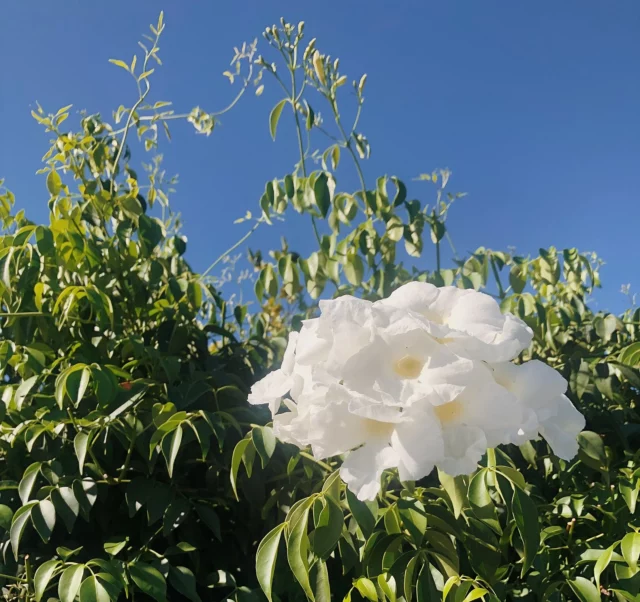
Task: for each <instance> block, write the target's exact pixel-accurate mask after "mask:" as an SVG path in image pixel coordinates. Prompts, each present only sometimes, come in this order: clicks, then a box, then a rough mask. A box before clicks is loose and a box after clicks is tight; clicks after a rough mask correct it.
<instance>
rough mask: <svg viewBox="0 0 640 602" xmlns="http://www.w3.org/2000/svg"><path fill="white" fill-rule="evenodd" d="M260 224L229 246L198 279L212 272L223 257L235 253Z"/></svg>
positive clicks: (260, 221) (256, 224) (259, 222)
mask: <svg viewBox="0 0 640 602" xmlns="http://www.w3.org/2000/svg"><path fill="white" fill-rule="evenodd" d="M261 223H262V220H261V219H260V220H258V221H257V222H256V223H255V224H254V225H253V227H252V228H251V230H249V232H247V233H246V234H245V235H244V236H243V237H242V238H241V239H240V240H239V241H238V242H236V243H235V244H233V245H231V246H230V247H229V248H228V249H227V250H226V251H225V252H224V253H223V254H222V255H220V257H218V259H216V260H215V261H214V262H213V263H212V264H211V265H210V266H209V267H208V268H207V269H206V270H205V271H204V272H202V274H200V278H204V277H205V276H206V275H207V274H208V273H209V272H210V271H211V270H213V268H215V267H216V266H217V265H218V264H219V263H220V262H221V261H222V260H223V259H224V258H225V257H227V256H228V255H229V253H233V251H235V250H236V249H237V248H238V247H239V246H240V245H241V244H242V243H243V242H244V241H245V240H247V238H249V237H250V236H251V235H252V234H253V233H254V232H255V231H256V229H257V228H258V226H259V225H260V224H261Z"/></svg>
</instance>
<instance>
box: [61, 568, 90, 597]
mask: <svg viewBox="0 0 640 602" xmlns="http://www.w3.org/2000/svg"><path fill="white" fill-rule="evenodd" d="M83 575H84V564H72V565H71V566H69V567H67V568H66V569H65V570H64V571H62V574H61V575H60V581H58V598H60V602H73V601H74V600H75V598H76V595H77V594H78V591H79V590H80V584H81V583H82V576H83Z"/></svg>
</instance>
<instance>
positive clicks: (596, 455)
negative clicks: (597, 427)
mask: <svg viewBox="0 0 640 602" xmlns="http://www.w3.org/2000/svg"><path fill="white" fill-rule="evenodd" d="M578 443H579V444H580V451H581V452H583V453H584V454H585V455H586V456H587V457H588V458H591V459H592V460H595V462H596V467H598V470H606V467H607V464H608V462H607V454H606V452H605V449H604V443H603V441H602V437H601V436H600V435H598V433H593V432H591V431H582V432H581V433H580V434H579V435H578Z"/></svg>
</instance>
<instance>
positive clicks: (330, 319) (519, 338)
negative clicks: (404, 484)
mask: <svg viewBox="0 0 640 602" xmlns="http://www.w3.org/2000/svg"><path fill="white" fill-rule="evenodd" d="M320 310H321V313H320V316H319V317H318V318H314V319H311V320H306V321H304V322H303V325H302V329H301V330H300V333H299V334H296V333H292V334H291V335H290V337H289V343H288V346H287V350H286V352H285V356H284V360H283V362H282V366H281V368H280V369H279V370H276V371H274V372H272V373H271V374H269V375H267V376H266V377H265V378H264V379H262V380H261V381H259V382H257V383H256V384H255V385H254V386H253V388H252V390H251V394H250V395H249V401H250V403H268V404H269V407H270V409H271V412H272V414H273V417H274V418H273V429H274V432H275V434H276V436H277V437H278V438H279V439H280V440H281V441H284V442H288V443H293V444H295V445H297V446H299V447H301V448H302V447H306V446H310V447H311V451H312V453H313V455H314V456H315V457H316V458H317V459H326V458H330V457H333V456H339V455H345V454H346V457H345V459H344V462H343V464H342V467H341V470H340V474H341V476H342V478H343V480H344V481H345V482H346V483H347V485H348V487H349V488H350V489H351V490H352V491H353V492H354V493H355V494H356V495H357V496H358V498H359V499H362V500H368V499H373V498H374V497H375V496H376V495H377V494H378V492H379V490H380V478H381V475H382V473H383V472H384V471H385V470H387V469H390V468H397V469H398V473H399V477H400V479H401V480H418V479H420V478H422V477H425V476H427V475H428V474H429V473H430V472H431V471H432V470H433V468H434V466H437V467H438V468H440V469H442V470H444V471H445V472H447V473H448V474H450V475H459V474H468V473H471V472H473V471H474V470H475V469H476V467H477V464H478V461H479V460H480V459H481V457H482V456H483V455H484V453H485V452H486V450H487V448H488V447H494V446H496V445H499V444H502V443H513V442H515V443H518V442H523V441H525V440H526V439H528V438H531V437H535V436H537V434H538V433H541V434H542V435H543V436H545V437H546V438H547V440H548V441H549V443H550V444H551V445H552V447H553V448H554V450H555V451H556V453H557V454H558V455H561V456H562V457H566V455H567V454H570V455H573V453H575V449H576V442H575V435H576V434H577V432H578V431H579V430H581V428H582V427H583V426H584V419H583V418H582V416H580V414H579V413H578V412H577V411H576V410H575V408H573V406H572V405H571V403H570V402H569V400H568V399H567V398H566V397H565V396H564V395H563V393H564V391H565V390H566V382H565V381H564V379H562V377H560V376H559V375H558V374H557V373H556V372H555V371H553V370H551V369H550V368H548V367H547V366H545V365H544V364H541V363H540V362H529V363H528V364H525V365H524V366H515V365H513V364H511V363H508V362H507V361H506V360H510V359H512V358H514V357H515V356H516V355H518V354H519V353H520V352H521V351H522V350H523V349H524V348H525V347H527V346H528V345H529V343H530V341H531V336H532V333H531V330H530V329H529V328H528V327H527V326H526V325H525V324H524V323H523V322H521V321H520V320H519V319H517V318H515V317H514V316H511V315H503V314H502V313H501V312H500V309H499V307H498V305H497V303H496V302H495V301H494V300H493V299H491V297H489V296H487V295H484V294H482V293H477V292H475V291H469V290H461V289H457V288H453V287H444V288H441V289H438V288H436V287H434V286H432V285H429V284H424V283H410V284H408V285H405V286H403V287H401V288H400V289H398V290H397V291H396V292H395V293H394V294H393V295H391V297H390V298H389V299H386V300H384V301H380V302H376V303H371V302H369V301H364V300H361V299H356V298H355V297H350V296H344V297H340V298H338V299H335V300H331V301H321V302H320ZM489 362H490V363H489ZM283 399H284V403H285V405H286V407H287V408H288V411H286V412H279V410H280V407H281V402H282V401H283Z"/></svg>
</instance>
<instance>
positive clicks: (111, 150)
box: [0, 17, 640, 602]
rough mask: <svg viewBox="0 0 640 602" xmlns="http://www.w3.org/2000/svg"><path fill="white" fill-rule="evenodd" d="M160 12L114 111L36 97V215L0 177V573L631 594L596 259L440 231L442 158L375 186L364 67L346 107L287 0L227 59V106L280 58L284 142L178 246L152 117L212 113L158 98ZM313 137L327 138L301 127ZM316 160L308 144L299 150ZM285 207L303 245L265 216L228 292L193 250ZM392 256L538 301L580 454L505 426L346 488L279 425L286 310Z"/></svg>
mask: <svg viewBox="0 0 640 602" xmlns="http://www.w3.org/2000/svg"><path fill="white" fill-rule="evenodd" d="M163 28H164V24H163V21H162V17H161V18H160V20H159V22H158V23H157V25H155V26H153V27H152V28H151V34H152V35H151V36H149V39H148V40H147V41H148V42H149V43H146V42H145V43H144V44H142V47H143V58H142V60H141V61H140V63H141V69H137V60H136V59H135V58H134V60H133V61H132V62H130V63H128V62H125V61H121V60H114V61H112V62H113V63H114V64H115V65H116V66H118V67H120V68H122V69H123V70H125V71H126V72H128V73H129V74H130V75H132V76H133V78H134V80H135V84H136V88H137V91H138V98H137V100H136V102H135V103H134V104H133V105H132V107H131V108H125V107H120V108H119V109H118V110H117V111H116V113H115V115H114V122H115V123H114V124H113V125H112V124H110V123H108V122H106V121H104V120H102V119H101V118H100V117H99V116H96V115H90V116H83V117H82V119H81V121H80V124H79V126H78V129H77V130H76V131H65V130H62V129H61V128H60V126H61V124H62V123H63V122H64V121H65V120H66V119H67V118H68V117H69V116H70V107H65V108H63V109H61V110H60V111H58V112H57V113H55V114H50V115H47V114H45V113H44V111H43V110H42V109H39V110H38V111H36V112H34V118H35V119H36V120H37V121H38V122H39V123H41V124H42V125H43V126H44V127H45V129H46V130H47V131H48V132H49V133H50V134H51V136H52V138H53V139H52V144H51V148H50V150H49V151H48V152H47V154H46V155H45V159H44V161H45V165H44V166H43V168H42V169H41V173H42V174H43V175H44V174H46V178H45V185H46V191H47V192H48V195H49V200H48V205H49V210H50V220H49V224H47V225H35V224H33V223H31V222H30V221H29V220H28V219H27V218H26V217H25V216H24V213H23V212H21V211H20V212H18V213H16V214H15V215H14V214H13V213H12V208H13V205H14V197H13V195H12V194H11V193H10V192H9V191H7V190H6V189H4V188H2V183H1V182H0V219H1V220H2V225H3V233H2V237H1V238H0V274H1V280H0V300H1V304H2V306H1V308H0V309H1V311H0V329H1V335H2V336H1V340H0V374H1V375H2V377H3V381H2V386H1V394H2V399H3V401H4V404H2V406H1V416H0V418H1V420H2V423H1V425H0V426H1V432H0V454H1V455H0V458H1V459H0V471H1V472H0V475H1V476H0V478H1V481H0V530H1V532H2V557H1V558H0V562H1V563H2V567H0V582H1V583H2V584H3V586H4V592H3V593H4V596H5V598H6V599H9V600H12V599H16V600H17V599H23V600H24V599H29V600H33V599H35V600H36V601H38V600H46V599H49V598H52V597H54V596H55V595H56V592H57V596H58V599H59V600H61V601H62V602H65V601H68V602H72V601H73V600H76V599H77V598H78V597H79V599H80V602H89V601H91V602H93V601H99V602H103V601H104V602H106V601H107V600H118V599H134V598H135V599H136V600H156V601H158V602H162V601H164V600H167V599H168V600H182V599H185V600H195V601H199V600H227V599H232V600H237V601H238V602H243V601H245V600H258V599H260V598H261V597H263V596H264V595H266V597H267V598H268V599H269V601H272V600H291V601H295V600H305V599H309V600H316V601H317V602H326V601H328V600H330V599H333V600H339V599H343V600H354V601H356V600H370V601H371V602H376V601H378V600H379V601H380V602H384V601H385V600H388V601H389V602H396V600H397V601H400V600H404V601H405V602H412V601H413V600H415V601H417V602H423V601H426V600H443V601H453V600H455V601H465V602H466V601H471V600H477V599H484V600H491V601H494V602H495V601H498V600H511V599H523V600H530V601H535V600H540V601H543V600H550V601H554V602H559V601H562V600H575V599H580V600H588V601H591V600H599V599H600V592H602V593H603V594H604V595H606V596H607V597H612V598H615V599H617V600H637V599H638V597H639V596H640V581H639V579H640V576H639V575H640V573H639V572H638V559H639V556H640V523H639V522H638V519H637V516H636V515H637V512H636V510H637V508H636V506H637V500H638V494H639V493H640V452H639V451H638V450H639V449H640V445H639V443H640V420H639V416H638V391H639V389H640V311H638V310H636V311H635V312H634V311H628V312H626V313H625V314H623V315H622V316H614V315H612V314H602V313H594V312H593V311H592V310H591V309H590V308H589V307H588V299H589V297H590V295H591V293H592V292H593V290H594V288H595V287H597V286H599V276H598V267H599V261H598V260H597V258H596V257H595V256H594V255H589V254H588V255H584V254H580V253H579V252H578V251H577V250H575V249H566V250H564V251H558V250H556V249H554V248H550V249H540V253H539V255H538V256H536V257H523V256H518V255H514V254H512V253H505V252H502V251H494V250H491V249H486V248H480V249H477V250H476V251H475V252H474V253H472V254H471V255H470V256H469V257H466V258H460V257H458V255H457V253H456V252H455V249H454V248H453V245H452V242H451V237H450V233H449V231H448V226H447V217H448V212H449V209H450V208H451V206H452V204H453V203H454V202H455V201H456V200H457V199H459V198H460V197H461V196H462V195H460V194H452V193H449V192H448V191H447V189H446V187H447V185H448V180H449V177H450V173H449V172H448V171H447V170H436V171H434V172H432V173H429V174H422V175H421V176H419V178H418V180H420V181H424V182H429V183H430V184H432V185H434V186H435V188H434V196H435V199H434V201H433V204H432V205H431V206H429V205H427V204H425V203H423V202H421V201H418V200H414V199H410V197H409V191H408V188H407V185H406V184H405V183H403V182H402V181H401V180H399V179H398V178H396V177H387V176H382V177H379V178H378V179H377V180H376V181H375V184H374V185H373V186H368V185H367V181H366V179H365V176H364V172H363V169H362V166H361V162H362V161H363V160H364V159H365V158H366V157H368V155H369V153H370V146H369V142H368V140H367V138H366V137H365V136H364V135H363V134H362V133H361V132H360V131H359V130H358V126H359V119H360V114H361V109H362V106H363V103H364V87H365V81H366V78H365V77H362V78H360V79H359V80H357V81H354V82H353V92H354V95H353V97H354V98H355V102H356V113H355V114H356V117H355V119H354V122H353V123H352V124H351V125H350V127H347V126H346V125H345V123H344V122H343V118H342V117H341V115H342V113H341V111H340V110H339V108H338V96H339V95H338V91H339V89H340V88H341V87H342V86H343V85H344V84H345V83H346V76H344V75H341V74H340V72H339V61H338V60H337V59H336V60H333V59H331V58H330V57H329V56H327V55H324V54H321V53H320V51H319V50H318V49H317V48H316V43H315V40H312V41H311V42H310V43H309V44H308V45H307V46H306V47H303V45H302V40H303V33H304V31H303V30H304V27H303V25H302V24H300V25H298V26H293V25H291V24H288V23H286V22H284V21H282V22H281V25H280V26H277V27H276V26H273V27H271V28H268V29H267V30H266V32H265V38H266V40H267V44H268V46H269V47H270V49H271V50H272V51H274V52H275V55H276V56H279V57H280V58H279V60H280V63H281V67H279V68H277V67H276V63H270V62H267V60H266V59H264V58H263V57H259V58H258V59H257V60H256V59H254V53H255V49H256V45H255V43H254V44H252V45H249V46H247V45H245V46H243V47H242V49H241V50H237V51H236V54H235V56H234V59H233V62H232V71H228V72H226V73H225V75H226V76H227V77H228V78H229V80H230V81H231V83H233V82H234V80H235V79H236V78H241V79H242V81H243V86H242V88H241V90H240V92H239V94H238V95H237V96H236V98H235V99H234V100H233V102H232V103H231V105H230V106H233V105H235V104H236V102H237V100H238V99H239V98H240V96H241V95H242V93H243V92H244V90H245V89H246V88H247V87H248V86H249V85H252V84H253V85H256V86H258V88H257V90H256V93H257V94H258V95H260V94H262V91H263V89H264V84H262V83H260V82H261V80H262V75H263V73H264V74H266V75H267V76H269V75H271V76H274V77H275V78H276V79H277V81H278V82H279V84H280V85H281V88H282V89H284V92H285V95H284V98H282V99H280V100H279V102H278V103H277V104H276V105H275V107H274V109H273V110H272V111H271V114H270V116H269V118H268V125H269V130H270V132H271V135H272V136H273V137H275V134H276V128H277V126H278V122H279V121H280V120H282V119H285V118H293V122H294V126H295V129H296V132H297V142H298V149H299V151H300V160H299V163H298V164H297V166H296V168H295V169H294V170H293V171H292V172H291V173H287V174H285V175H284V177H281V178H276V179H274V180H271V181H269V182H268V183H267V184H266V186H265V188H264V193H263V194H262V197H261V199H260V201H259V205H260V209H261V216H260V217H259V218H258V219H257V220H255V223H254V224H253V226H252V228H251V230H250V231H249V232H248V234H247V235H246V236H245V237H243V239H241V241H239V243H238V244H237V245H234V247H232V249H231V250H230V251H228V252H227V253H226V254H223V256H221V257H220V258H218V259H217V260H215V261H214V262H213V263H212V265H211V267H210V268H209V269H208V270H207V271H206V272H205V273H204V274H202V275H199V274H196V273H194V272H193V271H192V270H191V269H190V267H189V265H188V263H187V261H186V259H185V253H186V251H187V248H186V243H185V239H183V238H182V237H181V236H180V234H179V220H178V218H177V216H176V215H174V214H173V213H172V212H171V209H170V206H169V203H168V199H169V195H170V193H171V186H172V184H173V182H172V180H171V179H170V178H167V177H166V175H165V173H164V171H163V170H162V169H161V163H160V156H159V155H158V154H157V151H156V149H157V145H158V136H157V132H158V129H159V127H158V126H160V125H161V126H162V128H163V129H164V130H165V131H166V132H167V134H168V133H169V129H168V122H169V121H171V120H173V119H180V118H183V119H185V120H187V121H188V122H190V123H191V124H193V125H194V127H195V129H196V131H198V132H200V133H206V134H209V133H211V131H212V130H213V128H214V125H215V121H216V117H217V115H218V114H219V113H207V112H204V111H203V110H201V109H200V108H197V107H196V108H195V109H193V110H192V111H191V112H189V113H186V114H184V115H180V114H176V113H174V112H173V111H172V110H170V109H167V107H168V106H169V103H166V102H164V101H158V102H155V103H154V104H150V101H149V98H148V96H149V94H150V90H151V84H150V81H151V80H150V76H151V74H152V71H153V69H152V68H150V65H151V64H153V63H152V61H153V62H155V63H157V64H160V60H159V58H158V38H159V37H160V34H161V33H162V30H163ZM243 64H246V65H248V67H247V70H248V72H247V73H245V74H244V75H243V74H242V69H243V68H242V65H243ZM254 69H258V75H257V76H256V75H254V72H253V70H254ZM312 90H313V91H315V92H316V93H317V94H315V95H314V96H313V102H314V105H316V106H315V108H312V107H311V104H310V100H308V98H307V95H305V93H306V92H308V91H312ZM319 103H324V105H323V106H320V104H319ZM228 108H230V107H228ZM320 108H322V109H323V111H324V109H325V108H326V109H327V111H326V114H327V115H330V116H331V118H332V119H333V124H329V123H326V122H324V121H323V120H322V119H321V117H320ZM225 110H227V109H225ZM289 111H291V114H289ZM122 120H124V125H123V126H122V127H121V128H120V129H117V126H118V124H119V123H120V122H121V121H122ZM134 129H135V131H136V132H137V134H138V138H139V140H140V141H141V142H142V145H143V147H144V148H145V149H146V150H147V151H150V152H151V153H153V154H152V160H151V161H150V162H149V163H148V165H146V169H145V171H146V176H147V179H148V182H147V183H145V184H143V183H142V179H141V178H139V176H138V173H137V171H136V169H135V167H134V164H133V163H132V159H131V149H130V144H131V142H130V141H129V142H128V136H129V135H130V133H132V132H133V131H134ZM305 138H306V143H305ZM317 140H322V141H323V142H324V141H328V147H327V148H326V149H324V150H322V149H320V150H313V151H312V150H310V149H312V148H315V147H314V145H315V144H317ZM305 149H306V150H305ZM341 157H347V158H348V159H350V160H351V161H352V163H353V167H354V169H355V171H356V173H357V175H358V179H359V182H360V187H359V189H358V190H356V191H346V190H341V189H340V188H339V187H338V178H337V171H338V169H339V167H340V166H341V165H342V164H341V161H342V159H341ZM314 162H318V163H320V166H321V169H316V170H315V171H310V170H308V167H309V166H310V165H311V164H312V163H314ZM291 209H293V210H294V211H296V212H297V213H300V214H304V215H305V216H307V218H308V221H309V224H310V231H312V232H313V235H314V236H315V237H316V240H317V243H318V244H317V249H315V250H314V251H313V252H312V253H310V254H309V255H308V256H304V255H302V254H301V253H299V252H296V251H295V250H292V249H290V248H289V246H288V244H287V243H286V241H285V242H284V243H283V245H282V248H281V249H279V250H274V251H272V252H271V253H269V254H266V255H263V254H262V253H260V252H253V253H251V254H250V258H251V261H252V263H253V266H254V268H255V271H256V278H255V293H256V296H257V300H258V309H257V310H256V311H254V312H253V313H251V312H249V311H248V307H247V306H240V305H235V306H234V305H233V304H232V303H231V302H229V301H227V300H225V299H224V298H223V296H222V295H221V294H220V292H219V290H217V289H216V288H215V286H214V285H213V284H212V280H211V278H209V277H207V274H208V273H209V272H210V271H211V270H212V269H213V268H214V267H215V266H217V265H218V264H219V263H220V261H222V260H223V259H224V257H226V256H227V255H228V253H230V252H231V251H232V250H233V249H234V248H236V247H237V246H238V245H239V244H242V243H243V242H244V241H245V240H246V239H247V237H248V236H249V235H250V234H251V232H253V231H254V230H255V229H256V228H257V227H258V226H261V225H262V224H265V223H266V224H270V223H272V220H273V218H275V217H278V218H284V219H286V216H287V213H288V212H290V211H291ZM242 219H248V220H252V219H253V218H252V217H251V214H248V215H247V216H246V217H245V218H242ZM427 233H428V236H427ZM443 244H451V246H452V249H453V254H454V256H455V260H454V262H453V265H451V266H450V267H443V266H442V265H441V263H442V260H441V245H443ZM430 245H433V261H429V260H427V259H425V257H424V255H425V253H426V250H427V249H431V246H430ZM408 280H422V281H428V282H432V283H435V284H438V285H445V284H446V285H454V286H459V287H463V288H474V289H478V290H485V291H486V292H489V293H490V294H494V296H496V297H497V298H498V299H499V300H500V302H501V304H502V307H503V309H504V310H505V311H511V312H513V313H515V314H516V315H519V316H520V317H522V319H524V320H525V321H526V322H527V323H528V324H529V325H530V326H531V328H532V329H533V330H534V333H535V338H534V342H533V344H532V346H531V348H530V349H529V350H528V351H527V352H526V353H525V354H524V356H525V357H524V359H531V358H539V359H541V360H543V361H545V362H547V363H548V364H550V365H551V366H553V367H554V368H556V369H557V370H558V371H560V372H561V373H562V374H563V375H564V376H565V378H567V380H568V381H569V384H570V391H569V395H570V397H571V398H572V401H574V402H575V403H576V404H577V405H578V406H579V407H580V409H581V411H583V412H584V413H585V415H586V416H587V419H588V430H587V431H586V432H584V433H583V434H582V435H581V436H580V454H579V456H578V457H577V458H576V459H575V460H574V461H572V462H564V461H562V460H559V459H558V458H556V457H554V456H553V455H552V454H551V453H550V451H549V449H548V447H547V445H546V443H545V442H543V441H536V442H532V443H528V444H526V445H524V446H522V447H521V448H516V447H514V446H510V447H506V448H504V449H502V448H500V449H496V450H490V451H489V453H488V454H487V456H486V457H485V458H484V459H483V461H482V463H481V466H479V469H478V471H477V472H476V473H475V474H474V475H471V476H470V477H456V478H451V477H449V476H448V475H446V474H443V473H440V474H435V473H434V474H432V475H430V476H429V477H427V478H426V479H423V480H422V481H420V482H418V483H400V482H399V481H398V479H397V475H395V474H393V473H390V472H389V473H385V475H384V477H383V490H382V494H381V495H380V497H379V499H378V501H376V502H370V503H364V502H360V501H359V500H357V499H356V498H355V497H354V496H353V495H352V494H351V492H349V491H346V490H345V488H344V485H343V484H342V483H341V481H340V479H339V477H338V473H337V469H338V467H339V463H340V459H339V458H335V459H332V460H330V461H328V462H319V461H317V460H315V459H314V458H313V457H312V456H310V455H309V454H307V453H306V452H305V451H304V450H303V451H300V450H297V449H295V448H293V447H292V446H288V445H283V444H280V443H278V442H277V441H276V439H275V437H274V434H273V431H272V430H271V428H270V427H269V425H268V414H267V412H266V411H265V410H263V409H261V408H256V407H254V406H249V405H248V404H247V403H246V397H247V393H248V390H249V387H250V386H251V384H252V383H253V382H254V381H255V380H256V379H257V378H258V377H259V376H261V375H263V374H264V373H265V372H266V371H267V370H269V369H270V368H271V367H273V366H275V365H277V364H278V362H279V360H280V357H281V352H282V349H283V347H284V344H285V338H284V337H285V336H286V334H287V332H288V330H290V329H295V328H297V327H298V326H299V323H300V320H301V319H302V318H305V317H308V316H311V315H313V313H314V311H315V309H316V301H315V300H316V299H318V298H319V297H320V296H321V295H325V296H327V295H329V294H333V295H341V294H354V295H358V296H361V297H364V298H369V299H376V298H379V297H380V296H385V295H388V294H389V293H390V292H391V291H392V290H393V289H394V288H396V287H397V286H399V285H400V284H402V283H404V282H406V281H408ZM327 285H330V286H331V287H332V289H331V291H329V290H327ZM599 588H600V589H599Z"/></svg>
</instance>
